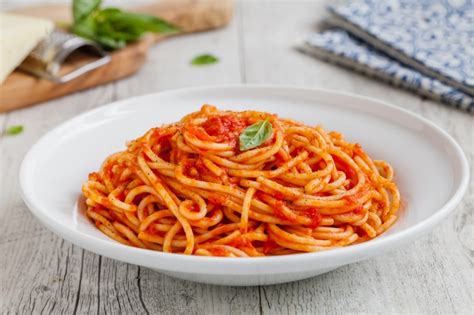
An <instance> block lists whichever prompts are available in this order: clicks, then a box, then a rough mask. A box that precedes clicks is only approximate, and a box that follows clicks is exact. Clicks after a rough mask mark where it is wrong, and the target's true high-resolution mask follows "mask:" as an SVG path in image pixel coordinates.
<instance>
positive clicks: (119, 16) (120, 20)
mask: <svg viewBox="0 0 474 315" xmlns="http://www.w3.org/2000/svg"><path fill="white" fill-rule="evenodd" d="M97 18H98V19H99V20H101V21H107V22H108V23H109V24H110V25H111V26H112V27H113V29H114V30H115V31H121V32H131V33H133V34H135V35H142V34H143V33H145V32H153V33H160V34H163V33H173V32H177V31H178V28H177V27H175V26H174V25H172V24H170V23H168V22H166V21H164V20H162V19H160V18H158V17H155V16H151V15H146V14H139V13H130V12H123V11H121V10H120V9H116V8H107V9H104V10H101V11H100V13H99V14H98V17H97Z"/></svg>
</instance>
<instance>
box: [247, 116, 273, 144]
mask: <svg viewBox="0 0 474 315" xmlns="http://www.w3.org/2000/svg"><path fill="white" fill-rule="evenodd" d="M272 133H273V126H272V124H271V123H270V122H268V120H260V121H258V122H256V123H255V124H253V125H250V126H248V127H247V128H245V130H244V131H243V132H242V133H241V134H240V137H239V140H240V151H245V150H249V149H253V148H256V147H258V146H259V145H261V144H262V143H264V142H265V141H267V140H268V138H270V136H271V135H272Z"/></svg>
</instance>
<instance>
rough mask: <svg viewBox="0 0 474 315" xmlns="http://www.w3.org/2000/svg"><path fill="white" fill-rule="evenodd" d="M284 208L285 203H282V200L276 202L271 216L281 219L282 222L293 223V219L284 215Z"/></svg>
mask: <svg viewBox="0 0 474 315" xmlns="http://www.w3.org/2000/svg"><path fill="white" fill-rule="evenodd" d="M284 206H285V202H284V201H282V200H277V201H276V202H275V205H274V207H273V214H274V215H275V216H276V217H277V218H279V219H281V220H284V221H289V222H294V221H296V218H295V217H289V216H287V215H286V214H285V212H284V210H283V207H284Z"/></svg>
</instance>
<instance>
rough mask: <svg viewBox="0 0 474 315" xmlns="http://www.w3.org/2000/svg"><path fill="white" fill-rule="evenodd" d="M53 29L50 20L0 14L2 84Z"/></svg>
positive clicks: (0, 70) (0, 80) (0, 76)
mask: <svg viewBox="0 0 474 315" xmlns="http://www.w3.org/2000/svg"><path fill="white" fill-rule="evenodd" d="M53 28H54V23H53V22H52V21H49V20H44V19H39V18H34V17H29V16H24V15H15V14H9V13H2V12H0V84H2V82H3V81H4V80H5V79H6V77H7V76H8V75H9V74H10V73H11V72H12V71H13V70H15V68H16V67H17V66H18V65H19V64H20V63H21V62H22V61H23V60H24V59H25V58H26V56H28V54H29V53H30V52H31V51H32V50H33V49H34V48H35V47H36V45H37V44H38V43H39V42H40V41H41V40H42V39H43V38H45V37H46V36H47V35H48V34H49V33H50V32H51V31H52V30H53Z"/></svg>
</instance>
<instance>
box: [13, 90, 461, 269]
mask: <svg viewBox="0 0 474 315" xmlns="http://www.w3.org/2000/svg"><path fill="white" fill-rule="evenodd" d="M220 89H244V90H245V89H253V90H258V89H262V90H275V89H278V90H287V91H288V90H290V91H293V92H298V91H299V92H306V93H317V94H326V95H328V96H342V97H348V98H353V99H357V100H359V101H365V102H366V106H369V108H370V107H371V106H380V107H383V109H384V110H388V111H389V113H385V114H384V115H382V117H387V115H388V114H390V112H392V113H393V112H397V113H398V114H401V115H405V117H409V118H411V119H415V120H417V121H419V122H421V123H422V124H423V125H424V126H427V127H429V128H430V129H431V130H432V131H434V132H435V133H436V134H437V136H438V137H440V138H444V140H446V141H447V142H448V143H449V145H450V147H451V149H453V152H454V153H455V158H456V161H455V162H454V163H455V164H456V165H459V166H460V174H461V178H460V179H459V180H458V181H457V182H455V183H454V185H453V186H454V187H455V189H454V193H452V194H451V197H450V198H449V200H448V201H446V203H445V204H444V205H443V206H442V207H440V208H439V209H437V210H436V211H435V212H434V213H433V214H431V215H430V216H428V217H427V218H425V219H423V220H422V221H420V222H418V223H416V224H414V225H413V226H409V227H407V228H406V229H404V230H402V231H397V232H394V233H393V234H389V235H386V236H384V237H382V238H376V239H373V240H370V241H368V242H364V243H360V244H356V245H351V246H347V247H342V248H337V249H331V250H327V251H320V252H311V253H302V254H295V255H282V256H265V257H249V258H245V257H241V258H223V257H206V256H195V255H182V254H173V253H164V252H159V251H153V250H147V249H141V248H136V247H132V246H126V245H123V244H120V243H118V242H114V241H112V242H111V241H110V240H107V239H99V238H96V237H94V236H91V235H89V234H87V233H84V232H82V231H78V230H76V229H74V228H72V227H69V226H65V225H63V224H61V222H60V221H59V220H58V219H57V218H53V217H50V216H48V215H47V214H46V211H45V210H44V209H43V210H42V209H40V207H38V206H37V205H36V202H35V199H34V198H33V197H32V194H30V193H29V191H30V189H31V187H30V186H31V185H30V184H28V177H29V174H30V173H31V171H32V170H34V169H35V164H36V161H35V155H36V153H37V151H38V150H39V149H40V148H41V147H42V146H43V143H44V142H46V141H48V139H49V138H50V137H52V136H54V135H55V134H56V133H58V132H59V131H60V130H61V129H63V128H65V127H67V125H69V124H72V123H74V122H77V121H78V120H81V119H84V118H87V116H89V115H95V114H96V113H98V112H102V111H107V110H108V109H110V108H113V107H120V106H123V105H125V106H129V105H127V104H131V103H133V102H137V101H138V102H140V101H141V100H142V99H147V98H150V97H157V96H158V97H160V96H166V95H168V96H173V95H175V96H179V94H182V93H192V92H199V91H206V90H209V91H212V90H220ZM365 112H367V114H373V113H371V112H368V111H367V110H366V111H365ZM469 176H470V174H469V164H468V161H467V158H466V156H465V154H464V152H463V150H462V149H461V147H460V145H459V144H458V143H457V142H456V141H455V140H454V139H453V138H452V137H451V136H450V135H449V134H448V133H447V132H446V131H444V130H443V129H441V128H440V127H438V126H437V125H435V124H434V123H433V122H431V121H429V120H427V119H425V118H423V117H421V116H420V115H418V114H415V113H412V112H410V111H408V110H406V109H403V108H400V107H397V106H394V105H391V104H389V103H386V102H385V101H382V100H379V99H375V98H371V97H367V96H361V95H356V94H353V93H347V92H341V91H336V90H330V89H321V88H306V87H299V86H292V85H266V84H252V85H249V84H226V85H206V86H199V87H191V88H179V89H171V90H165V91H159V92H155V93H149V94H144V95H140V96H135V97H131V98H126V99H122V100H118V101H114V102H111V103H108V104H106V105H104V106H100V107H98V108H95V109H92V110H88V111H86V112H84V113H81V114H79V115H77V116H74V117H73V118H71V119H69V120H67V121H64V122H62V123H61V124H59V125H58V126H56V127H54V128H53V129H52V130H49V131H48V132H46V133H45V134H44V135H42V136H41V137H40V138H39V139H38V140H37V141H36V143H35V144H34V145H33V146H32V147H31V148H30V149H29V151H28V153H27V154H26V155H25V157H24V158H23V161H22V163H21V167H20V172H19V177H20V188H21V195H22V198H23V200H24V202H25V203H26V205H27V206H28V208H29V210H30V211H31V213H32V214H33V215H34V216H35V217H36V218H37V219H39V220H40V221H41V222H42V223H43V224H44V225H46V226H47V227H48V229H50V230H51V231H53V232H54V233H56V234H58V235H59V236H61V237H62V238H64V239H66V240H68V241H70V242H72V243H73V244H76V245H78V246H80V247H82V248H84V249H87V250H89V251H92V252H95V253H97V254H100V255H104V256H107V257H110V258H114V259H117V260H121V261H126V262H129V263H133V264H138V265H142V266H146V267H154V266H156V264H155V263H153V262H151V261H149V260H148V259H152V260H153V259H159V260H160V262H161V263H162V264H163V265H164V264H166V265H169V268H163V269H166V270H176V271H183V268H182V267H180V266H178V265H173V262H176V261H180V262H183V263H186V265H188V266H190V265H193V264H206V265H207V266H208V268H214V267H217V266H222V265H225V266H226V267H229V268H231V267H236V268H240V267H242V268H244V269H245V267H246V266H255V265H258V266H261V267H267V266H269V267H270V266H278V265H281V264H287V263H291V262H296V261H297V262H299V263H310V262H313V263H314V262H315V261H321V262H322V261H331V260H333V261H334V262H337V261H341V260H352V261H356V260H361V259H363V258H366V257H367V256H369V252H372V253H373V252H377V251H383V250H386V249H393V248H396V247H397V246H396V245H397V244H398V245H401V244H403V243H406V242H407V241H409V240H410V239H412V238H413V236H415V235H420V234H423V233H426V232H428V231H429V230H430V229H432V228H433V227H434V226H435V225H437V224H438V223H440V222H441V220H442V219H443V218H445V217H446V216H448V215H449V214H450V213H451V212H452V211H453V210H454V208H455V207H456V206H457V205H458V204H459V203H460V202H461V200H462V198H463V196H464V194H465V192H466V191H467V188H468V183H469ZM51 219H52V220H51ZM370 255H372V254H370ZM138 260H140V261H138ZM342 264H345V263H340V265H342ZM236 268H232V270H235V269H236ZM201 269H202V268H201ZM308 269H312V268H308ZM188 271H189V272H192V270H188ZM228 271H229V270H222V268H221V269H216V270H212V272H210V273H211V274H217V273H226V272H228ZM263 271H265V270H263ZM298 271H301V270H298ZM265 273H266V274H267V273H272V272H271V270H267V272H265Z"/></svg>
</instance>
